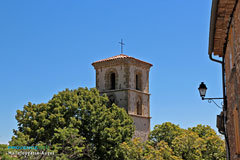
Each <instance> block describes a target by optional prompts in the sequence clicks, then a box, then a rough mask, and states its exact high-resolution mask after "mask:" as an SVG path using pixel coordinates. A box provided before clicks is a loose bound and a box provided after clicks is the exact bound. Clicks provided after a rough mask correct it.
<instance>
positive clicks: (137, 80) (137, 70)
mask: <svg viewBox="0 0 240 160" xmlns="http://www.w3.org/2000/svg"><path fill="white" fill-rule="evenodd" d="M92 65H93V66H94V68H95V70H96V88H97V89H98V90H99V91H100V93H101V94H104V93H105V94H107V96H108V97H109V101H110V103H115V104H116V105H117V106H119V107H122V108H124V109H125V110H126V111H127V113H128V114H129V115H130V116H131V117H132V118H133V120H134V124H135V135H134V136H135V137H140V138H141V139H142V140H143V141H145V140H147V138H148V134H149V132H150V119H151V117H150V103H149V101H150V94H149V71H150V68H151V66H152V64H150V63H147V62H144V61H141V60H139V59H136V58H133V57H130V56H127V55H124V54H120V55H117V56H114V57H110V58H107V59H103V60H99V61H96V62H94V63H92Z"/></svg>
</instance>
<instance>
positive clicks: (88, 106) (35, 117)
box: [10, 88, 134, 159]
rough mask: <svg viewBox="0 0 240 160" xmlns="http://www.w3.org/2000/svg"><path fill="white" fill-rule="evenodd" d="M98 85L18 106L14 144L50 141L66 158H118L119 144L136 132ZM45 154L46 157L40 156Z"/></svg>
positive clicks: (55, 149) (131, 122)
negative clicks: (100, 90)
mask: <svg viewBox="0 0 240 160" xmlns="http://www.w3.org/2000/svg"><path fill="white" fill-rule="evenodd" d="M107 104H108V98H107V96H106V95H104V96H100V95H99V92H98V91H97V89H90V90H88V89H87V88H79V89H76V90H68V89H66V90H65V91H62V92H59V93H58V94H56V95H54V96H53V98H52V99H51V100H50V101H49V102H48V103H41V104H32V103H28V105H25V106H24V108H23V110H22V111H21V110H18V111H17V115H16V119H17V121H18V130H14V134H15V136H13V137H12V140H11V141H10V145H12V146H14V145H15V146H22V145H25V146H33V145H35V146H37V145H40V144H41V145H48V146H50V149H51V150H53V151H55V153H56V154H57V155H58V156H59V157H60V158H61V157H64V159H70V158H74V159H78V158H83V159H117V158H118V157H119V154H120V144H121V143H122V142H125V141H129V140H130V139H131V138H132V135H133V133H134V127H133V121H132V119H131V118H130V117H129V116H128V114H127V113H126V111H125V110H124V109H122V108H119V107H117V106H116V105H115V104H113V105H112V106H107ZM41 158H43V157H41Z"/></svg>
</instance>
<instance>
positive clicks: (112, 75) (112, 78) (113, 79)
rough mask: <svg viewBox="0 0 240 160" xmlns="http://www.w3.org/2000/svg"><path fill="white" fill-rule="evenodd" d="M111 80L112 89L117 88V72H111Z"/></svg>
mask: <svg viewBox="0 0 240 160" xmlns="http://www.w3.org/2000/svg"><path fill="white" fill-rule="evenodd" d="M110 82H111V84H110V85H111V86H110V89H115V85H116V76H115V73H111V75H110Z"/></svg>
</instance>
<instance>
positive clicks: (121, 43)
mask: <svg viewBox="0 0 240 160" xmlns="http://www.w3.org/2000/svg"><path fill="white" fill-rule="evenodd" d="M118 43H119V44H120V45H121V54H123V45H125V44H124V43H123V39H121V42H118Z"/></svg>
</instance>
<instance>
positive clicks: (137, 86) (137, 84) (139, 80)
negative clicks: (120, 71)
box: [135, 74, 141, 90]
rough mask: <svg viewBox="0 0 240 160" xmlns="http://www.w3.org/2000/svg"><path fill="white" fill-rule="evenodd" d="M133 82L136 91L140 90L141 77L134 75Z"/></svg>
mask: <svg viewBox="0 0 240 160" xmlns="http://www.w3.org/2000/svg"><path fill="white" fill-rule="evenodd" d="M135 80H136V81H135V84H136V90H141V75H140V74H136V77H135Z"/></svg>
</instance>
